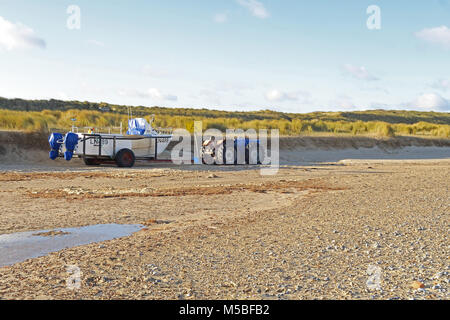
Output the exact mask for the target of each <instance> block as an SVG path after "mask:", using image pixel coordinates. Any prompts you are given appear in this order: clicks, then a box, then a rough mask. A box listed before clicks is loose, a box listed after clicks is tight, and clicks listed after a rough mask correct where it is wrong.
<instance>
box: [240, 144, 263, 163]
mask: <svg viewBox="0 0 450 320" xmlns="http://www.w3.org/2000/svg"><path fill="white" fill-rule="evenodd" d="M259 148H260V146H259V144H258V145H257V146H256V150H252V151H251V152H250V148H249V146H247V147H246V148H245V164H253V165H254V164H262V163H263V161H264V155H265V150H263V153H262V154H261V153H260V150H259ZM254 159H256V163H254ZM250 160H253V163H250V162H251V161H250Z"/></svg>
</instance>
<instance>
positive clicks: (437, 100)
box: [411, 93, 450, 111]
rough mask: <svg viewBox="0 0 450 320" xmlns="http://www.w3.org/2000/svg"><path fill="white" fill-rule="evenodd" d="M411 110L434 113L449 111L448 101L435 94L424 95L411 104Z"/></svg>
mask: <svg viewBox="0 0 450 320" xmlns="http://www.w3.org/2000/svg"><path fill="white" fill-rule="evenodd" d="M411 107H412V108H419V109H424V110H434V111H449V110H450V101H449V100H447V99H445V98H444V97H442V96H440V95H439V94H437V93H425V94H423V95H421V96H419V97H417V99H416V100H414V101H413V102H412V103H411Z"/></svg>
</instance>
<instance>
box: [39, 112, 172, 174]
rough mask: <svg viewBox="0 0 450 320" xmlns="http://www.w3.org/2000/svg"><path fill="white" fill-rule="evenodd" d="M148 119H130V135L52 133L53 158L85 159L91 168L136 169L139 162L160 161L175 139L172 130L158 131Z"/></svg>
mask: <svg viewBox="0 0 450 320" xmlns="http://www.w3.org/2000/svg"><path fill="white" fill-rule="evenodd" d="M152 122H153V121H151V122H150V123H149V122H147V120H145V119H144V118H134V119H130V120H128V130H127V132H126V134H122V133H120V134H114V133H96V132H93V131H92V130H89V131H88V132H87V133H84V132H83V133H80V132H77V131H78V130H76V129H75V128H74V127H73V128H72V130H71V131H70V132H67V133H66V134H64V135H63V134H61V133H57V132H55V133H52V134H51V135H50V137H49V139H48V141H49V144H50V147H51V151H50V154H49V156H50V159H52V160H56V159H57V158H59V157H61V158H64V159H66V160H67V161H70V160H71V159H72V158H73V157H78V158H81V159H83V161H84V163H85V164H86V165H89V166H94V165H100V164H102V163H110V162H115V163H116V164H117V166H119V167H128V168H130V167H133V166H134V164H135V161H136V160H157V159H158V155H160V154H161V153H162V152H164V150H166V148H167V147H168V145H169V143H170V141H171V140H172V131H171V129H154V128H153V127H152V124H151V123H152Z"/></svg>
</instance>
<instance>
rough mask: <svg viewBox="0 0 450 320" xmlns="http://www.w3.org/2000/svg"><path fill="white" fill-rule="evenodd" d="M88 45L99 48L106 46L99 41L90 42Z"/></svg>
mask: <svg viewBox="0 0 450 320" xmlns="http://www.w3.org/2000/svg"><path fill="white" fill-rule="evenodd" d="M88 43H89V44H92V45H94V46H97V47H104V46H105V44H104V43H103V42H101V41H97V40H89V41H88Z"/></svg>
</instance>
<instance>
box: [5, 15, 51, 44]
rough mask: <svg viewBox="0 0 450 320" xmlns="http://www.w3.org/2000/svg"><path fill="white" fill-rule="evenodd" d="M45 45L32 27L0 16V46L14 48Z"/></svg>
mask: <svg viewBox="0 0 450 320" xmlns="http://www.w3.org/2000/svg"><path fill="white" fill-rule="evenodd" d="M45 47H46V43H45V41H44V40H43V39H41V38H39V37H38V36H37V35H36V34H35V32H34V30H33V29H31V28H30V27H27V26H25V25H23V24H21V23H16V24H14V23H12V22H10V21H8V20H6V19H4V18H3V17H1V16H0V48H4V49H6V50H14V49H23V48H45Z"/></svg>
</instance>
